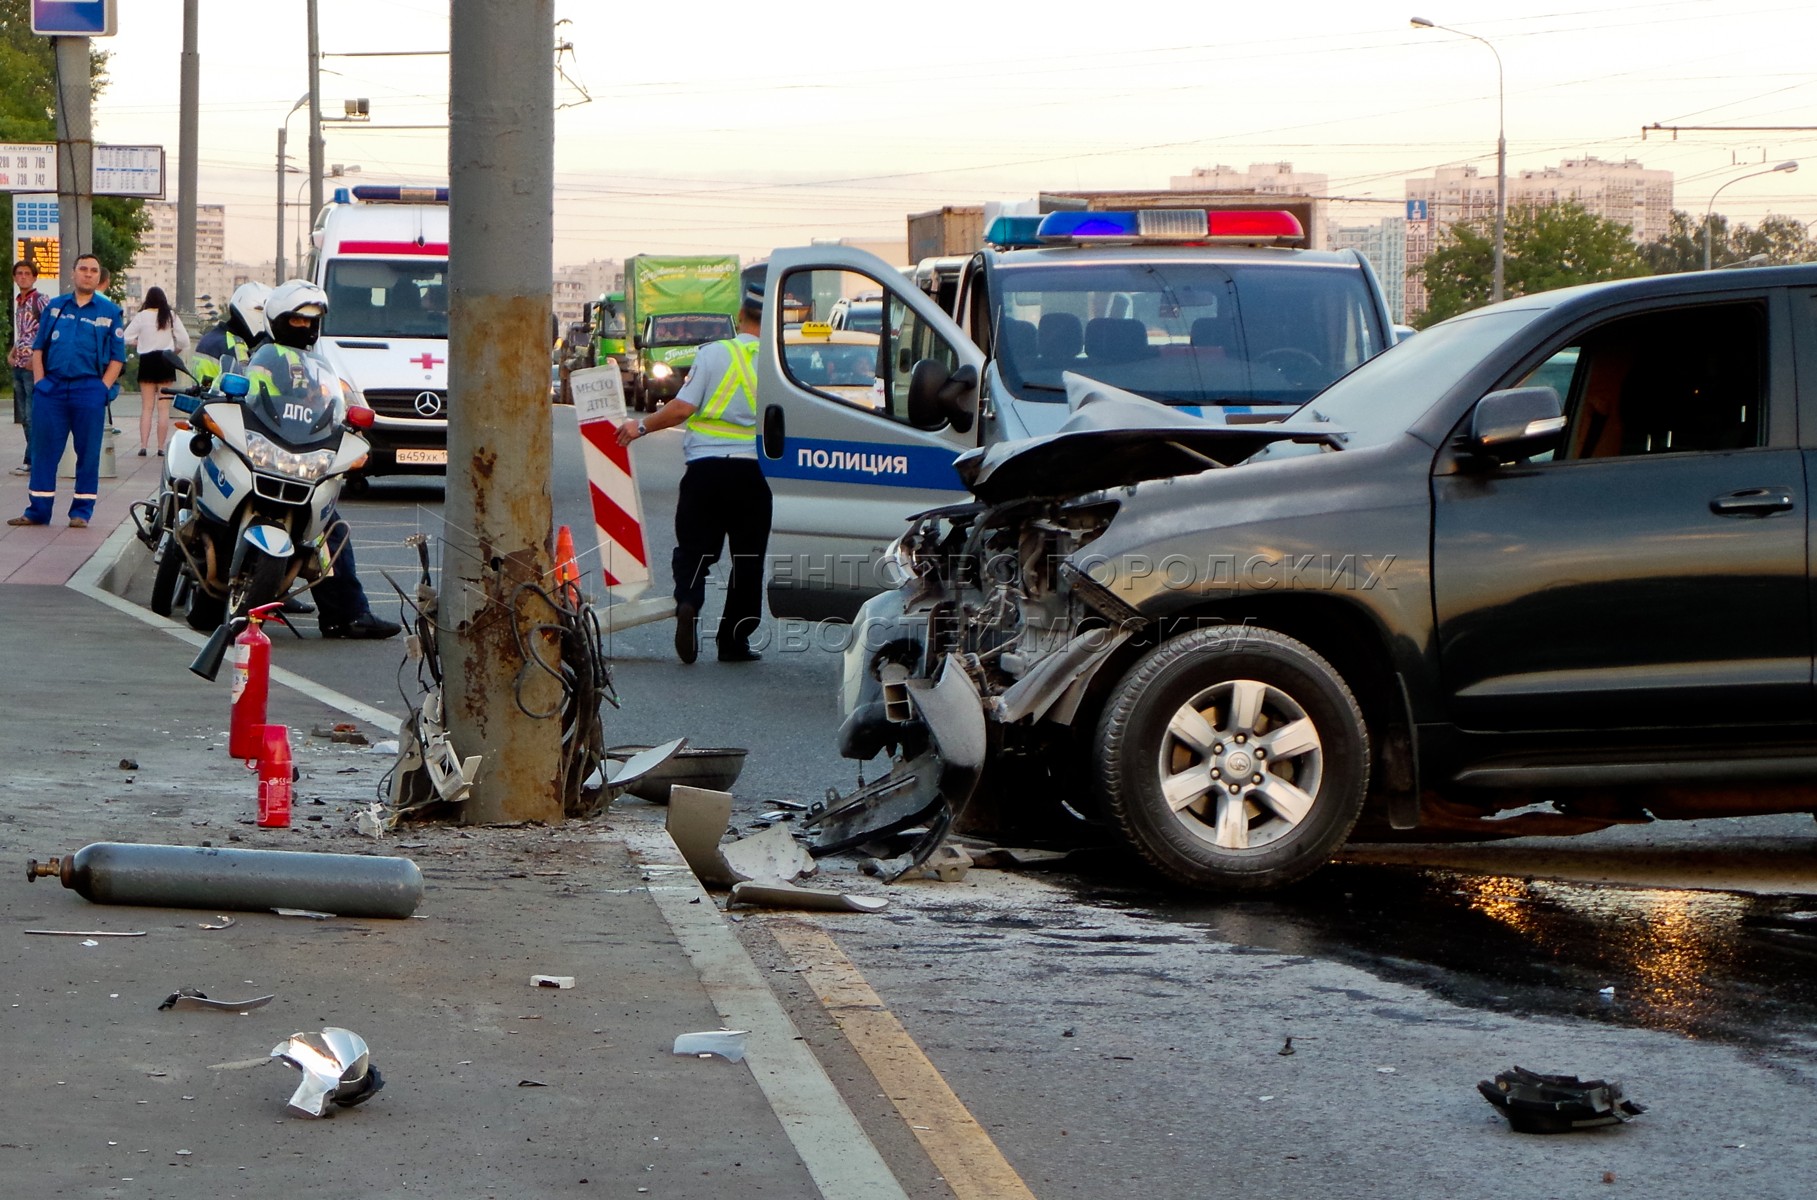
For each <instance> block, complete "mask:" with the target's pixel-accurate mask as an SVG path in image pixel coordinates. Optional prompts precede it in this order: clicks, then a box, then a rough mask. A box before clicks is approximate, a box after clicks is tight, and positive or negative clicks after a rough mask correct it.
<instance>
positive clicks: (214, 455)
mask: <svg viewBox="0 0 1817 1200" xmlns="http://www.w3.org/2000/svg"><path fill="white" fill-rule="evenodd" d="M327 308H328V302H327V298H326V296H324V295H323V293H322V290H321V289H320V288H318V287H317V286H316V285H314V284H312V283H309V282H307V281H304V280H292V281H290V282H289V283H286V284H282V285H280V286H279V287H278V288H277V289H275V290H274V291H273V292H272V294H271V297H270V299H269V300H267V302H266V306H265V316H266V321H267V323H268V324H269V325H270V327H271V336H272V338H273V339H274V340H273V341H272V342H271V343H269V344H267V345H263V346H260V347H258V348H257V349H256V350H254V351H253V353H252V357H251V359H250V360H249V361H248V362H247V364H246V373H245V375H243V376H235V375H231V374H224V375H222V376H221V379H220V386H219V387H218V388H215V389H211V390H209V391H208V392H206V393H204V394H202V395H196V396H188V395H181V394H179V395H178V396H177V397H176V398H175V404H176V406H177V408H178V410H179V411H184V410H188V415H189V421H190V425H191V429H192V434H191V437H190V439H189V443H188V446H187V447H186V449H187V451H188V452H189V454H191V455H193V456H194V458H195V460H196V464H197V465H196V470H195V473H194V475H193V476H192V477H191V478H190V481H189V497H190V502H189V504H188V506H187V507H184V506H179V507H177V508H176V510H175V516H174V524H173V526H172V528H171V529H170V538H169V542H168V544H167V546H166V555H167V556H168V555H169V553H170V551H171V550H174V551H176V553H177V555H178V556H179V557H180V558H181V560H182V566H181V567H179V568H176V570H178V571H179V572H182V571H186V572H187V573H188V575H189V577H190V579H191V581H192V586H191V588H190V591H189V599H188V611H187V613H186V617H187V620H188V623H189V625H190V627H191V628H193V629H198V630H209V629H212V630H214V634H213V636H212V637H211V638H210V639H209V641H208V644H207V645H206V646H204V647H203V649H202V652H201V653H200V654H198V655H197V656H196V659H195V662H194V663H192V664H191V666H190V670H192V671H194V672H195V673H196V674H198V675H201V676H203V677H204V678H208V679H212V678H214V675H215V672H216V671H218V670H219V668H220V663H221V659H222V656H223V655H224V654H225V653H226V650H227V645H228V641H229V639H230V638H231V637H232V635H233V632H234V630H233V625H234V622H235V621H237V620H239V619H241V618H243V617H244V616H245V614H246V613H247V612H248V611H249V610H250V609H252V608H255V607H257V606H259V605H261V604H266V603H270V602H271V601H274V600H279V599H282V598H284V597H286V596H288V595H290V594H292V593H293V592H295V591H298V590H301V589H302V588H304V587H307V586H309V585H311V584H313V583H315V582H316V581H318V580H320V579H322V578H324V577H325V576H326V575H327V574H328V573H329V572H330V571H332V570H333V563H332V561H331V560H330V556H329V554H328V550H327V537H328V532H329V525H330V523H331V518H330V514H331V513H333V512H334V505H335V501H336V499H337V498H338V497H339V496H340V492H341V486H342V484H343V482H344V481H345V480H346V477H347V475H348V473H349V472H351V471H354V470H356V469H357V468H359V467H360V466H361V465H363V464H364V462H365V461H366V456H367V454H368V452H369V450H370V445H369V443H368V442H367V441H366V439H365V438H364V437H362V436H361V434H360V431H361V430H364V429H368V428H370V427H371V425H372V410H371V409H370V408H365V407H363V406H351V405H349V404H348V402H347V392H348V389H347V388H346V386H345V384H344V383H343V382H342V380H341V378H340V376H339V375H337V374H336V373H335V371H334V369H333V368H332V367H330V366H329V365H328V363H327V362H326V361H325V360H324V359H321V358H318V357H316V356H315V355H312V354H309V353H307V352H306V351H307V349H308V347H309V346H311V345H313V344H314V343H315V340H316V337H317V336H318V335H319V333H320V331H321V321H322V315H323V314H324V313H325V312H326V311H327ZM167 458H168V455H167ZM175 469H180V467H179V468H175ZM175 469H173V474H174V470H175ZM164 567H165V564H164V563H163V562H160V563H159V571H160V574H162V573H163V571H164ZM155 586H156V585H154V587H155ZM172 591H173V592H174V583H173V586H172Z"/></svg>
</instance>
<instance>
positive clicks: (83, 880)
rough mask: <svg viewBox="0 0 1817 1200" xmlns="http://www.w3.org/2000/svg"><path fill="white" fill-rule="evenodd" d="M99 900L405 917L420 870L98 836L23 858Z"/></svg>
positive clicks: (348, 858)
mask: <svg viewBox="0 0 1817 1200" xmlns="http://www.w3.org/2000/svg"><path fill="white" fill-rule="evenodd" d="M26 877H27V878H28V879H38V878H56V879H58V880H59V881H60V882H61V883H62V884H63V886H64V887H66V888H69V889H71V890H72V891H74V892H76V893H78V894H79V895H81V896H83V897H85V898H86V899H88V900H91V901H93V902H94V903H96V904H134V905H143V906H145V907H148V908H212V909H214V910H215V911H216V912H219V911H220V910H222V909H237V910H243V911H258V910H262V909H275V908H280V907H282V908H300V909H310V910H314V911H320V912H336V913H339V914H341V915H342V916H348V917H407V916H409V915H410V914H411V913H412V912H413V911H414V910H415V909H416V906H417V905H418V904H419V903H421V902H422V898H423V873H422V872H421V871H420V870H418V869H417V865H416V864H415V863H414V862H411V861H410V860H409V859H407V858H394V857H389V856H383V855H363V854H318V853H312V852H307V851H297V850H228V849H221V848H219V847H212V846H202V847H196V846H158V845H137V844H127V843H121V842H96V843H95V844H93V845H90V846H84V847H83V848H82V849H80V850H78V851H76V852H75V853H74V854H72V855H67V856H64V857H59V858H52V859H49V860H48V861H46V862H42V863H40V862H38V861H37V860H36V859H33V860H31V861H30V862H28V863H27V864H26Z"/></svg>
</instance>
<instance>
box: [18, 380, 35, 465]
mask: <svg viewBox="0 0 1817 1200" xmlns="http://www.w3.org/2000/svg"><path fill="white" fill-rule="evenodd" d="M13 419H14V420H16V421H18V422H19V424H20V425H21V426H22V427H23V428H24V430H25V465H26V466H28V467H29V466H31V465H32V369H31V368H30V367H14V368H13Z"/></svg>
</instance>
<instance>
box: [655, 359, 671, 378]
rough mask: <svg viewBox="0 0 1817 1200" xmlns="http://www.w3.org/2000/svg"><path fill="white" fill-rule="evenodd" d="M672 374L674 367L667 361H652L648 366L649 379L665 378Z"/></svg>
mask: <svg viewBox="0 0 1817 1200" xmlns="http://www.w3.org/2000/svg"><path fill="white" fill-rule="evenodd" d="M673 374H675V368H674V367H671V366H670V365H669V364H668V363H654V364H652V365H651V367H650V378H651V379H667V378H668V377H669V376H671V375H673Z"/></svg>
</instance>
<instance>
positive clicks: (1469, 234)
mask: <svg viewBox="0 0 1817 1200" xmlns="http://www.w3.org/2000/svg"><path fill="white" fill-rule="evenodd" d="M1447 233H1448V236H1449V241H1448V243H1447V244H1446V245H1444V246H1441V247H1440V248H1439V249H1437V250H1435V251H1433V252H1432V253H1431V254H1429V255H1427V256H1426V262H1425V264H1424V266H1423V267H1422V268H1421V275H1422V278H1423V279H1424V281H1425V284H1426V295H1427V302H1426V311H1425V312H1424V313H1422V314H1421V315H1420V318H1419V321H1418V324H1419V325H1420V327H1421V328H1424V327H1425V326H1427V325H1431V324H1433V323H1434V322H1437V321H1442V320H1444V319H1445V318H1446V317H1452V316H1456V315H1457V314H1458V313H1461V312H1468V311H1469V310H1471V309H1473V308H1479V307H1481V306H1482V305H1484V304H1487V303H1489V296H1490V292H1491V283H1492V280H1493V278H1494V273H1495V243H1494V224H1493V218H1485V219H1483V220H1480V221H1463V222H1459V223H1458V224H1456V225H1453V226H1451V227H1450V229H1449V230H1448V231H1447ZM1504 240H1505V247H1504V263H1503V275H1504V291H1505V292H1506V294H1507V295H1508V296H1511V297H1512V296H1529V295H1532V294H1533V293H1535V292H1549V291H1551V290H1552V289H1554V288H1561V287H1570V286H1572V285H1573V284H1579V283H1596V282H1598V281H1600V280H1604V279H1629V278H1632V277H1634V276H1636V275H1645V274H1647V273H1648V272H1647V264H1646V263H1645V262H1643V261H1642V260H1641V257H1640V253H1639V251H1638V250H1637V249H1636V248H1635V246H1634V242H1633V240H1632V234H1631V232H1630V231H1629V229H1628V227H1627V226H1626V225H1623V224H1620V223H1619V222H1616V221H1611V220H1609V219H1607V218H1606V217H1599V216H1597V215H1595V214H1594V213H1592V212H1589V211H1588V210H1586V209H1585V208H1584V207H1583V206H1582V205H1581V204H1575V203H1570V202H1567V203H1563V204H1549V205H1522V206H1520V207H1517V208H1511V209H1509V210H1508V222H1507V230H1506V233H1505V234H1504Z"/></svg>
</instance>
